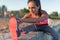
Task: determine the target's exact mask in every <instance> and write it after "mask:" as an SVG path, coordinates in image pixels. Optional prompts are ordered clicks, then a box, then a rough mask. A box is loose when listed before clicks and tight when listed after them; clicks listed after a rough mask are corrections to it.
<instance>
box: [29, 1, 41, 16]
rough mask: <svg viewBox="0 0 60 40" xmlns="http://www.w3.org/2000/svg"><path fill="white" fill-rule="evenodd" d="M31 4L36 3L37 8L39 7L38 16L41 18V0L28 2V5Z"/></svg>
mask: <svg viewBox="0 0 60 40" xmlns="http://www.w3.org/2000/svg"><path fill="white" fill-rule="evenodd" d="M29 2H34V3H35V4H36V6H37V7H39V10H38V15H39V16H41V3H40V0H28V3H29Z"/></svg>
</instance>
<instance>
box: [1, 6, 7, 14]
mask: <svg viewBox="0 0 60 40" xmlns="http://www.w3.org/2000/svg"><path fill="white" fill-rule="evenodd" d="M4 11H6V12H7V7H6V6H5V5H3V6H2V15H4Z"/></svg>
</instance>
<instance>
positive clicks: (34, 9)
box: [28, 2, 38, 14]
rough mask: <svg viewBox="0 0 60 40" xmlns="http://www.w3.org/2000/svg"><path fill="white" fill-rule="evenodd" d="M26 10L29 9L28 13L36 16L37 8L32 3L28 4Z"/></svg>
mask: <svg viewBox="0 0 60 40" xmlns="http://www.w3.org/2000/svg"><path fill="white" fill-rule="evenodd" d="M28 8H29V11H30V13H34V14H37V12H38V7H37V6H36V5H35V3H34V2H29V3H28Z"/></svg>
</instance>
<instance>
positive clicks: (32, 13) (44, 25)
mask: <svg viewBox="0 0 60 40" xmlns="http://www.w3.org/2000/svg"><path fill="white" fill-rule="evenodd" d="M28 8H29V13H28V14H26V15H25V16H24V17H23V18H22V19H19V20H20V22H28V23H34V25H29V26H28V27H25V28H23V30H24V31H25V32H26V33H28V32H29V31H43V32H46V33H47V32H49V33H50V34H51V35H52V37H53V40H58V34H57V33H56V32H55V30H54V29H53V28H50V27H49V26H48V14H47V12H46V11H44V10H41V5H40V1H39V0H28ZM35 26H36V28H37V30H36V28H35Z"/></svg>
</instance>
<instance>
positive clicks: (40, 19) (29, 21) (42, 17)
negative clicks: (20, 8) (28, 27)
mask: <svg viewBox="0 0 60 40" xmlns="http://www.w3.org/2000/svg"><path fill="white" fill-rule="evenodd" d="M42 13H43V14H42V15H41V17H39V18H26V19H20V20H21V21H22V22H28V23H35V22H41V21H43V20H45V19H47V18H48V14H47V12H45V11H42Z"/></svg>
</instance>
